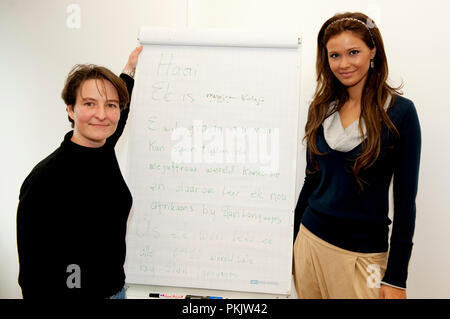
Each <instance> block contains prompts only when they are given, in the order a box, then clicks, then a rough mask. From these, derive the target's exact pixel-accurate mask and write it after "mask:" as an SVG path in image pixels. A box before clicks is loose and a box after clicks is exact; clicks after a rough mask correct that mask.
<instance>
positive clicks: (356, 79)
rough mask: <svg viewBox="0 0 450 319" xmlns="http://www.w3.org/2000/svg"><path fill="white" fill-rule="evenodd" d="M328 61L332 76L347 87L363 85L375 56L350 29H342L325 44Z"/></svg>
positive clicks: (374, 49) (373, 51)
mask: <svg viewBox="0 0 450 319" xmlns="http://www.w3.org/2000/svg"><path fill="white" fill-rule="evenodd" d="M326 48H327V53H328V63H329V65H330V68H331V71H332V72H333V74H334V76H336V78H337V79H338V80H339V81H340V82H341V83H342V84H343V85H345V86H346V87H347V88H349V87H355V86H361V87H362V86H363V85H364V82H365V80H366V78H367V73H368V71H369V67H370V60H371V59H373V58H374V57H375V53H376V48H373V49H372V50H371V49H370V48H369V47H368V46H367V45H366V43H365V42H364V41H363V40H361V38H360V37H358V36H357V35H355V34H354V33H353V32H351V31H344V32H341V33H339V34H338V35H335V36H333V37H331V38H330V39H329V40H328V42H327V44H326Z"/></svg>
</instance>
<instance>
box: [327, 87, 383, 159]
mask: <svg viewBox="0 0 450 319" xmlns="http://www.w3.org/2000/svg"><path fill="white" fill-rule="evenodd" d="M391 99H392V97H391V95H388V98H387V99H386V102H385V104H384V109H385V110H386V109H387V108H388V106H389V103H390V102H391ZM336 103H337V102H336V101H334V102H331V103H330V109H331V108H333V107H334V106H335V105H336ZM360 120H361V121H362V122H361V128H362V131H363V135H361V132H360V130H359V121H360ZM322 126H323V132H324V137H325V140H326V141H327V144H328V146H329V147H330V148H332V149H333V150H336V151H339V152H349V151H351V150H352V149H354V148H355V147H357V146H358V145H359V144H361V142H362V141H363V140H364V139H365V138H366V125H365V123H364V120H363V119H362V118H360V119H357V120H356V121H354V122H353V123H351V124H350V125H349V126H347V127H346V128H345V129H344V127H343V126H342V121H341V117H340V116H339V112H338V111H336V112H334V113H333V114H331V115H330V116H328V117H327V118H326V119H325V120H324V121H323V123H322Z"/></svg>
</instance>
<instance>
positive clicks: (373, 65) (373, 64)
mask: <svg viewBox="0 0 450 319" xmlns="http://www.w3.org/2000/svg"><path fill="white" fill-rule="evenodd" d="M374 67H375V62H374V61H373V59H371V60H370V68H371V69H373V68H374Z"/></svg>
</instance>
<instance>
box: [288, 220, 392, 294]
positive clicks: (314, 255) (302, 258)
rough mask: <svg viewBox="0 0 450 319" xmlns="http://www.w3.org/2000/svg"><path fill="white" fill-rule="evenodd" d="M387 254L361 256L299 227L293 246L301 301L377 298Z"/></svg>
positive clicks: (295, 271) (361, 254) (297, 288)
mask: <svg viewBox="0 0 450 319" xmlns="http://www.w3.org/2000/svg"><path fill="white" fill-rule="evenodd" d="M387 257H388V253H387V252H382V253H358V252H352V251H349V250H345V249H342V248H339V247H336V246H334V245H331V244H329V243H327V242H326V241H324V240H322V239H320V238H319V237H317V236H316V235H314V234H313V233H311V232H310V231H309V230H308V229H306V227H304V226H303V225H300V230H299V232H298V235H297V238H296V240H295V243H294V269H293V271H294V281H295V288H296V290H297V294H298V296H299V298H305V299H323V298H333V299H334V298H337V299H348V298H351V299H356V298H378V297H379V294H380V281H381V279H382V278H383V276H384V273H385V271H386V265H387Z"/></svg>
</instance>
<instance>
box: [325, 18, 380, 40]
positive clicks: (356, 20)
mask: <svg viewBox="0 0 450 319" xmlns="http://www.w3.org/2000/svg"><path fill="white" fill-rule="evenodd" d="M342 21H355V22H358V23H360V24H362V25H363V26H364V27H365V28H366V29H367V31H368V32H369V34H370V39H371V40H372V43H373V45H374V46H375V41H374V40H373V36H372V32H370V28H369V27H368V26H367V24H365V23H364V22H362V21H361V20H359V19H356V18H342V19H338V20H335V21H333V22H331V23H330V24H329V25H328V26H327V27H326V28H325V31H324V33H325V32H326V31H327V30H328V28H329V27H331V26H332V25H333V24H335V23H338V22H342ZM371 24H372V28H373V27H375V23H374V22H373V21H372V20H371Z"/></svg>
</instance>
